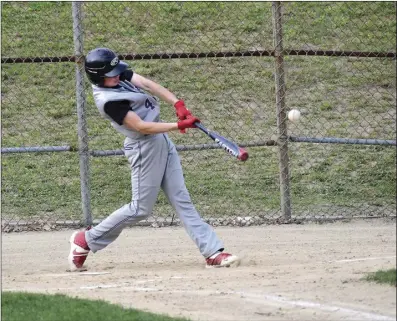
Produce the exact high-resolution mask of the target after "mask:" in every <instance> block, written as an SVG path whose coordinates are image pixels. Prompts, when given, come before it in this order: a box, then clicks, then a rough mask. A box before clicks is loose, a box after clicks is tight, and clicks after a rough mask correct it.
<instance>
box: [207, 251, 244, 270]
mask: <svg viewBox="0 0 397 321" xmlns="http://www.w3.org/2000/svg"><path fill="white" fill-rule="evenodd" d="M206 261H207V265H206V268H220V267H230V266H238V265H239V264H240V259H239V258H238V257H237V256H236V255H232V254H229V253H223V252H219V253H217V254H215V255H213V256H211V257H209V258H208V259H206Z"/></svg>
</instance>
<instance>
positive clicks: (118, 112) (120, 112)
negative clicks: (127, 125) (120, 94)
mask: <svg viewBox="0 0 397 321" xmlns="http://www.w3.org/2000/svg"><path fill="white" fill-rule="evenodd" d="M130 110H131V108H130V103H129V101H128V100H118V101H108V102H107V103H106V104H105V106H104V111H105V113H106V114H107V115H109V116H110V117H111V118H112V119H113V120H114V121H115V122H116V123H117V124H119V125H123V120H124V118H125V116H126V115H127V113H128V112H129V111H130Z"/></svg>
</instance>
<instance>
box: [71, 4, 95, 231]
mask: <svg viewBox="0 0 397 321" xmlns="http://www.w3.org/2000/svg"><path fill="white" fill-rule="evenodd" d="M81 6H82V3H81V2H79V1H73V2H72V14H73V42H74V55H75V58H76V60H75V61H76V103H77V127H78V129H77V131H78V140H79V159H80V160H79V161H80V190H81V201H82V209H83V215H84V223H85V225H86V226H90V225H92V216H91V197H90V184H89V174H90V169H89V160H90V154H89V150H88V132H87V121H86V112H85V90H84V55H83V26H82V9H81Z"/></svg>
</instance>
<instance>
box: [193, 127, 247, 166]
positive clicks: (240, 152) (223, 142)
mask: <svg viewBox="0 0 397 321" xmlns="http://www.w3.org/2000/svg"><path fill="white" fill-rule="evenodd" d="M194 124H195V125H196V126H197V128H199V129H200V130H201V131H202V132H204V133H205V134H207V135H208V136H209V137H210V138H211V139H212V140H214V141H215V142H216V143H217V144H218V145H219V146H221V147H222V148H223V149H224V150H225V151H227V152H228V153H229V154H230V155H232V156H234V157H236V158H237V159H238V160H241V161H243V162H245V161H246V160H247V159H248V153H247V151H246V150H245V149H244V148H241V147H239V146H238V145H237V144H236V143H233V142H232V141H230V140H228V139H226V138H225V137H223V136H221V135H219V134H217V133H215V132H212V131H210V130H208V129H207V128H205V126H204V125H203V124H202V123H194Z"/></svg>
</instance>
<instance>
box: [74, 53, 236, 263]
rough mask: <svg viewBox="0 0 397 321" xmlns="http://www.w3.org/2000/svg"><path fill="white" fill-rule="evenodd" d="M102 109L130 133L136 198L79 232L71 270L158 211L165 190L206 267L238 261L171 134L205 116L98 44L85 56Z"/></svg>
mask: <svg viewBox="0 0 397 321" xmlns="http://www.w3.org/2000/svg"><path fill="white" fill-rule="evenodd" d="M85 71H86V74H87V77H88V78H89V80H90V82H91V83H92V90H93V95H94V100H95V104H96V106H97V108H98V110H99V113H100V114H101V115H102V116H103V117H104V118H105V119H107V120H109V121H110V123H111V125H112V126H113V127H114V129H115V130H116V131H118V132H120V133H121V134H123V135H124V136H125V140H124V153H125V156H126V157H127V159H128V162H129V165H130V168H131V185H132V200H131V202H130V203H128V204H125V205H124V206H122V207H121V208H119V209H117V210H116V211H114V212H113V213H111V214H110V215H109V216H108V217H107V218H106V219H104V220H103V221H102V222H101V223H99V224H98V225H96V226H95V227H89V228H87V229H86V230H83V231H77V232H74V233H73V235H72V236H71V238H70V253H69V257H68V262H69V270H70V271H84V270H86V268H85V267H84V262H85V260H86V259H87V256H88V254H89V252H90V251H92V252H93V253H95V252H97V251H99V250H102V249H103V248H105V247H106V246H108V245H109V244H110V243H112V242H113V241H115V240H116V239H117V237H118V236H119V235H120V233H121V232H122V230H123V229H124V228H125V227H126V226H131V225H134V224H136V223H137V222H139V221H141V220H144V219H146V218H147V217H149V216H150V215H151V213H152V210H153V206H154V204H155V202H156V199H157V197H158V193H159V191H160V188H161V189H162V190H163V191H164V193H165V195H166V196H167V198H168V200H169V202H170V203H171V205H172V206H173V208H174V209H175V211H176V212H177V214H178V216H179V218H180V220H181V221H182V223H183V226H184V228H185V229H186V231H187V233H188V235H189V236H190V238H191V239H192V240H193V242H194V243H195V244H196V245H197V247H198V249H199V251H200V253H201V254H202V255H203V256H204V258H205V259H206V267H229V266H231V265H238V263H239V258H238V257H237V256H235V255H231V254H229V253H225V252H224V251H223V250H224V246H223V244H222V242H221V240H220V239H219V238H218V236H217V235H216V234H215V232H214V230H213V228H212V227H211V226H210V225H208V224H207V223H205V222H204V221H203V220H202V219H201V217H200V215H199V213H198V212H197V211H196V209H195V207H194V206H193V204H192V201H191V199H190V195H189V192H188V191H187V189H186V186H185V181H184V177H183V172H182V167H181V162H180V159H179V156H178V153H177V151H176V148H175V145H174V143H173V142H172V141H171V140H170V138H169V137H168V135H167V132H169V131H172V130H180V131H181V132H182V133H184V132H185V131H186V129H187V128H195V127H196V126H195V125H194V123H195V122H200V120H199V119H198V118H197V117H195V116H193V115H192V114H191V112H190V111H189V110H188V109H187V108H186V106H185V103H184V102H183V100H178V98H177V97H176V96H175V95H174V94H173V93H171V92H170V91H169V90H167V89H166V88H164V87H162V86H161V85H159V84H157V83H155V82H153V81H151V80H149V79H147V78H145V77H143V76H141V75H139V74H137V73H135V72H133V71H132V70H131V69H129V68H128V65H127V64H126V63H124V62H123V61H120V60H119V58H118V56H117V55H116V54H115V53H114V52H113V51H112V50H110V49H108V48H96V49H94V50H92V51H90V52H89V53H88V54H87V56H86V58H85ZM159 99H161V100H164V101H165V102H167V103H169V104H172V105H173V106H174V107H175V110H176V115H177V117H178V122H176V123H165V122H161V121H160V106H159Z"/></svg>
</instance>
